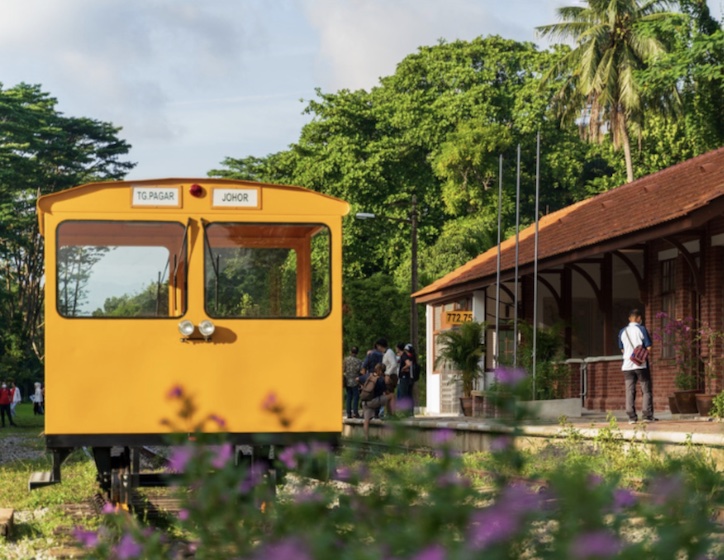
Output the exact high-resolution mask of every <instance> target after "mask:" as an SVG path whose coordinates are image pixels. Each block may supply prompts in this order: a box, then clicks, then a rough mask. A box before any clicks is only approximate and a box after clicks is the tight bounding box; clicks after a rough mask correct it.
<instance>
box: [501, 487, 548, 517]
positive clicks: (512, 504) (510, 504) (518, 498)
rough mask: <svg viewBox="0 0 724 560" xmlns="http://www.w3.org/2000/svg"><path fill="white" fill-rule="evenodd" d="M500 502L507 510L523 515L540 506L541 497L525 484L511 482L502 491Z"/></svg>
mask: <svg viewBox="0 0 724 560" xmlns="http://www.w3.org/2000/svg"><path fill="white" fill-rule="evenodd" d="M498 504H500V505H501V506H502V507H503V508H505V509H506V510H507V511H510V512H512V513H515V514H517V515H522V514H524V513H527V512H529V511H533V510H535V509H537V508H538V507H539V506H540V497H539V496H538V495H536V494H535V493H534V492H533V491H531V490H530V489H529V488H527V487H526V486H524V485H523V484H511V485H510V486H507V487H506V488H505V489H504V490H503V492H502V493H501V495H500V497H499V498H498Z"/></svg>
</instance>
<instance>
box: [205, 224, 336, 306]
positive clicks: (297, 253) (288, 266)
mask: <svg viewBox="0 0 724 560" xmlns="http://www.w3.org/2000/svg"><path fill="white" fill-rule="evenodd" d="M204 235H205V244H206V250H205V251H204V253H205V258H204V273H205V304H206V312H207V313H208V314H209V316H210V317H233V318H264V319H276V318H298V317H304V318H320V317H325V316H327V315H328V314H329V312H330V308H331V301H332V300H331V242H330V233H329V228H327V226H325V225H322V224H258V223H257V224H248V223H243V224H242V223H227V222H224V223H218V222H217V223H212V224H205V227H204Z"/></svg>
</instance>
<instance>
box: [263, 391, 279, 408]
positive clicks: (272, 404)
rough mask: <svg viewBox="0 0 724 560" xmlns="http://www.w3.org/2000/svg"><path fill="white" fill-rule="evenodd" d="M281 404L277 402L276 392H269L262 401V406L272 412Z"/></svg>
mask: <svg viewBox="0 0 724 560" xmlns="http://www.w3.org/2000/svg"><path fill="white" fill-rule="evenodd" d="M278 406H279V404H278V402H277V395H276V393H271V392H270V393H269V394H268V395H267V396H266V398H265V399H264V401H263V402H262V403H261V407H262V409H264V410H268V411H270V412H274V411H276V410H277V407H278Z"/></svg>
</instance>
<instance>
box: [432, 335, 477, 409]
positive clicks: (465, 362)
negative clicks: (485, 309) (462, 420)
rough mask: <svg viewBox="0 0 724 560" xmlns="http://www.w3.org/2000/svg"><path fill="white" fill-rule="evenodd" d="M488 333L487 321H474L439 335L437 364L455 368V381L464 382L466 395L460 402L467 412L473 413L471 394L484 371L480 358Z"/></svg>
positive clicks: (464, 394) (464, 393)
mask: <svg viewBox="0 0 724 560" xmlns="http://www.w3.org/2000/svg"><path fill="white" fill-rule="evenodd" d="M484 332H485V324H484V323H478V322H475V321H472V322H469V323H463V324H461V325H460V326H459V327H456V328H452V329H450V330H448V331H445V332H442V333H440V334H439V335H438V336H437V342H438V345H439V347H438V351H437V358H436V359H435V366H436V367H437V366H440V365H444V366H447V367H450V368H451V369H453V370H455V381H458V380H460V381H462V385H463V396H462V397H461V398H460V405H461V407H462V409H463V414H466V412H467V411H470V412H472V394H471V393H472V391H473V389H474V387H475V380H476V379H477V378H478V377H480V374H481V373H482V372H483V368H482V367H481V366H480V360H481V358H482V357H483V353H484V351H485V345H484V344H483V334H484ZM466 415H469V414H466Z"/></svg>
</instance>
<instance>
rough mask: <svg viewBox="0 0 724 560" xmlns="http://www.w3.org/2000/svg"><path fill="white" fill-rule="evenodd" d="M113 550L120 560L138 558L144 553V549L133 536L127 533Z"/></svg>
mask: <svg viewBox="0 0 724 560" xmlns="http://www.w3.org/2000/svg"><path fill="white" fill-rule="evenodd" d="M113 550H114V552H115V553H116V556H117V557H118V560H129V559H130V558H138V557H139V556H140V555H141V553H142V552H143V547H142V546H141V545H140V544H138V542H136V539H134V538H133V535H129V534H128V533H126V534H125V535H123V537H121V542H119V543H118V544H117V545H116V546H115V547H114V549H113Z"/></svg>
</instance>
